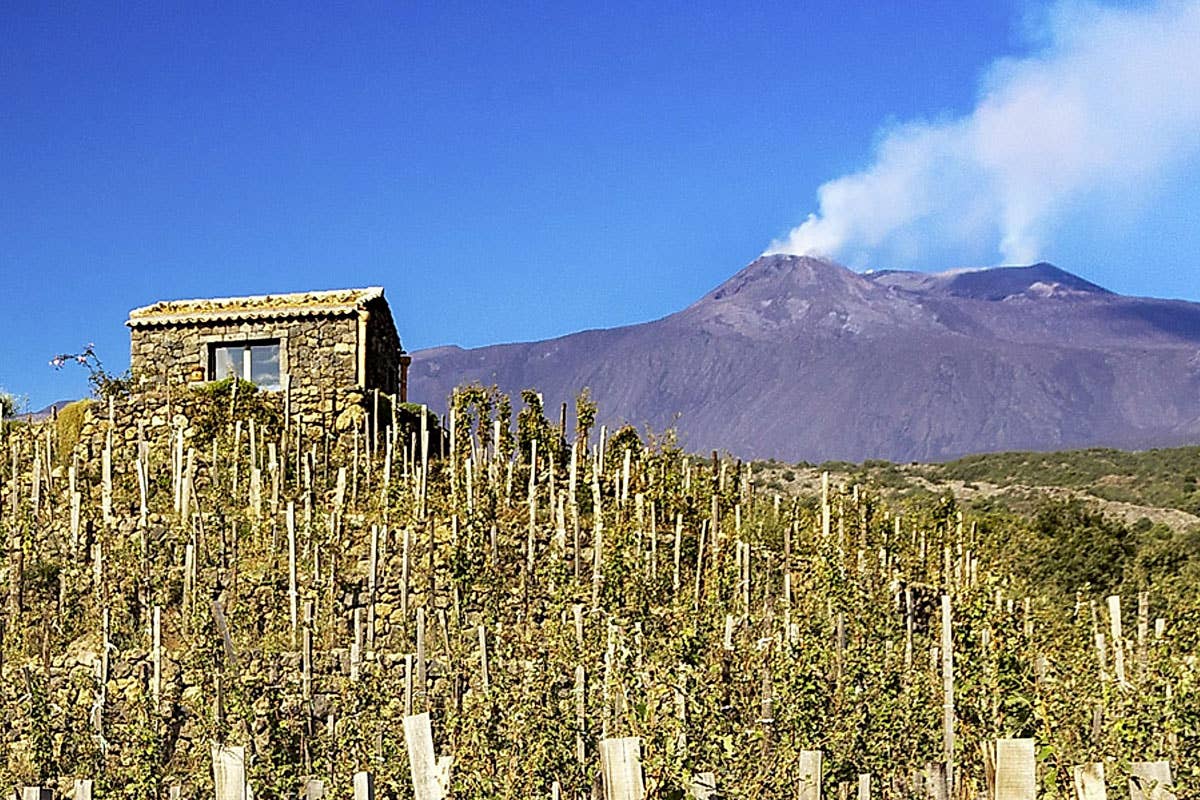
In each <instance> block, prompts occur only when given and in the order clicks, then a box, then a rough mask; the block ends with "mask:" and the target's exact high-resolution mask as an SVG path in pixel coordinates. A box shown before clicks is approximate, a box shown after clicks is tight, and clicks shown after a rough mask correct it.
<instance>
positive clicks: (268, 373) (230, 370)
mask: <svg viewBox="0 0 1200 800" xmlns="http://www.w3.org/2000/svg"><path fill="white" fill-rule="evenodd" d="M208 370H209V374H210V375H211V376H212V378H213V380H218V381H219V380H222V379H224V378H230V377H238V378H241V379H243V380H247V381H251V382H252V383H255V384H258V386H259V387H260V388H263V389H271V390H278V389H279V388H280V382H279V340H278V339H275V340H271V341H262V342H238V343H236V344H214V345H213V346H212V350H211V351H210V355H209V363H208Z"/></svg>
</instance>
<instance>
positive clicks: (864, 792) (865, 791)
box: [858, 772, 871, 800]
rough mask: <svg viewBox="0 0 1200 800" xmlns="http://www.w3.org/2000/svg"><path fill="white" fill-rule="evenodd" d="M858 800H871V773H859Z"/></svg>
mask: <svg viewBox="0 0 1200 800" xmlns="http://www.w3.org/2000/svg"><path fill="white" fill-rule="evenodd" d="M858 800H871V773H869V772H860V773H858Z"/></svg>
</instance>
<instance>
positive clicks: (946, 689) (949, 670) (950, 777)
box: [942, 594, 954, 794]
mask: <svg viewBox="0 0 1200 800" xmlns="http://www.w3.org/2000/svg"><path fill="white" fill-rule="evenodd" d="M951 622H952V619H951V611H950V595H948V594H944V595H942V758H943V761H944V763H945V765H946V772H945V780H946V791H947V792H948V793H951V794H952V793H953V792H954V636H953V633H952V630H951Z"/></svg>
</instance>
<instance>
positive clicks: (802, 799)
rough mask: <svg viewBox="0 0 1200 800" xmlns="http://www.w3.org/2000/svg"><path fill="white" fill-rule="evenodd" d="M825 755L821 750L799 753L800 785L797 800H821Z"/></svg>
mask: <svg viewBox="0 0 1200 800" xmlns="http://www.w3.org/2000/svg"><path fill="white" fill-rule="evenodd" d="M824 758H825V754H824V752H823V751H821V750H801V751H800V783H799V792H798V793H797V798H798V800H822V796H823V795H822V787H821V783H822V781H823V779H824V774H823V768H824Z"/></svg>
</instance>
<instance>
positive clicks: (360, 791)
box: [354, 772, 375, 800]
mask: <svg viewBox="0 0 1200 800" xmlns="http://www.w3.org/2000/svg"><path fill="white" fill-rule="evenodd" d="M354 800H375V778H374V777H373V776H372V775H371V773H369V772H356V773H354Z"/></svg>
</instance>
